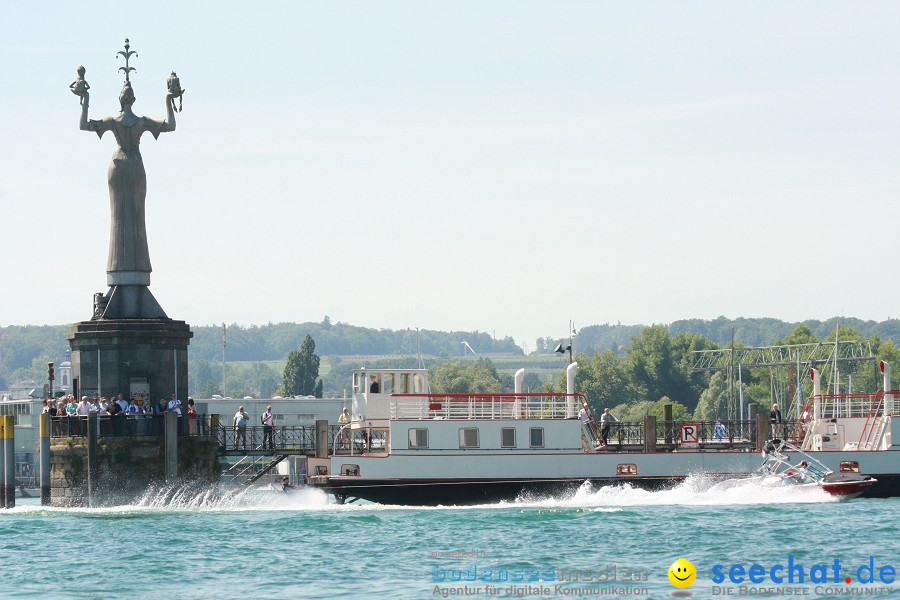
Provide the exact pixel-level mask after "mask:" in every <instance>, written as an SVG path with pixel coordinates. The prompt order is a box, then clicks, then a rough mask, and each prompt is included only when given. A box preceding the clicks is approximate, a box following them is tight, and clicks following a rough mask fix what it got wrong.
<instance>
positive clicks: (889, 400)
mask: <svg viewBox="0 0 900 600" xmlns="http://www.w3.org/2000/svg"><path fill="white" fill-rule="evenodd" d="M881 372H882V373H884V413H882V414H885V415H892V414H894V395H893V394H892V393H891V365H890V363H887V362H885V361H881Z"/></svg>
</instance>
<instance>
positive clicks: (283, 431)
mask: <svg viewBox="0 0 900 600" xmlns="http://www.w3.org/2000/svg"><path fill="white" fill-rule="evenodd" d="M340 428H341V427H340V425H329V426H328V448H329V449H330V448H332V447H334V444H335V439H336V437H337V436H338V431H339V430H340ZM212 436H213V439H214V440H215V441H216V442H217V443H218V445H219V448H220V449H221V450H222V451H223V452H226V453H229V454H234V453H241V452H244V451H246V452H247V453H254V452H257V453H258V452H265V451H267V450H269V449H270V448H274V450H275V451H276V452H279V451H284V452H292V453H298V454H302V453H311V452H315V450H316V428H315V426H314V425H293V426H284V427H278V426H275V427H272V442H271V444H270V443H269V440H267V439H266V436H265V429H264V428H263V427H262V426H260V425H253V426H247V427H245V428H243V433H242V431H241V429H240V428H238V427H234V426H233V425H219V426H218V427H215V428H213V430H212Z"/></svg>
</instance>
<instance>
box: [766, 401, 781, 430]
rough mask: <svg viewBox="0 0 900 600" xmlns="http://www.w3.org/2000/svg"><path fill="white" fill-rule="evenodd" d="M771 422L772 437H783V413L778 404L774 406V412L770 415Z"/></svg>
mask: <svg viewBox="0 0 900 600" xmlns="http://www.w3.org/2000/svg"><path fill="white" fill-rule="evenodd" d="M769 422H770V423H771V424H772V437H773V438H779V437H781V429H782V425H781V424H782V420H781V411H780V410H779V409H778V405H777V404H773V405H772V412H770V413H769Z"/></svg>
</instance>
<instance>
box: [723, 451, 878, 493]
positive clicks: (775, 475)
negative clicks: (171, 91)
mask: <svg viewBox="0 0 900 600" xmlns="http://www.w3.org/2000/svg"><path fill="white" fill-rule="evenodd" d="M762 455H763V463H762V466H761V467H760V468H759V470H758V471H757V472H756V473H753V474H751V476H749V477H741V478H735V479H726V480H725V481H722V482H720V483H717V484H716V485H714V486H713V487H712V488H710V491H711V492H717V491H724V490H729V489H734V488H736V487H743V486H759V487H777V488H783V487H785V486H787V487H791V488H795V489H798V490H822V491H824V492H827V493H829V494H831V495H832V496H837V497H839V498H841V499H844V500H846V499H849V498H855V497H856V496H859V495H861V494H863V493H865V492H866V491H867V490H868V489H869V488H871V487H872V486H874V485H875V484H877V483H878V480H877V479H875V478H874V477H872V476H870V475H862V474H860V473H852V472H849V473H848V472H845V473H835V472H834V471H832V470H831V469H829V468H828V467H826V466H825V465H824V464H822V463H821V462H820V461H818V460H817V459H815V458H813V457H812V456H811V455H809V454H808V453H806V452H803V451H802V450H800V449H798V448H796V447H795V446H793V445H792V444H790V443H789V442H786V441H784V440H779V439H775V440H771V441H769V442H768V443H767V444H766V447H765V449H764V450H763V452H762Z"/></svg>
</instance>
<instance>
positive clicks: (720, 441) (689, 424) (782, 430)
mask: <svg viewBox="0 0 900 600" xmlns="http://www.w3.org/2000/svg"><path fill="white" fill-rule="evenodd" d="M794 426H795V423H794V422H787V421H786V422H784V423H780V424H771V423H770V424H768V428H767V430H766V432H765V436H766V439H772V438H784V436H786V435H790V432H791V431H793V430H794ZM644 440H645V436H644V423H643V422H622V421H618V422H614V423H612V424H611V426H610V431H609V444H608V448H609V449H610V450H617V449H631V450H640V449H643V447H644ZM755 446H756V422H755V421H694V420H679V421H658V422H657V424H656V447H657V449H660V450H665V449H669V450H672V449H675V448H678V447H697V448H709V449H731V448H753V447H755Z"/></svg>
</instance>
